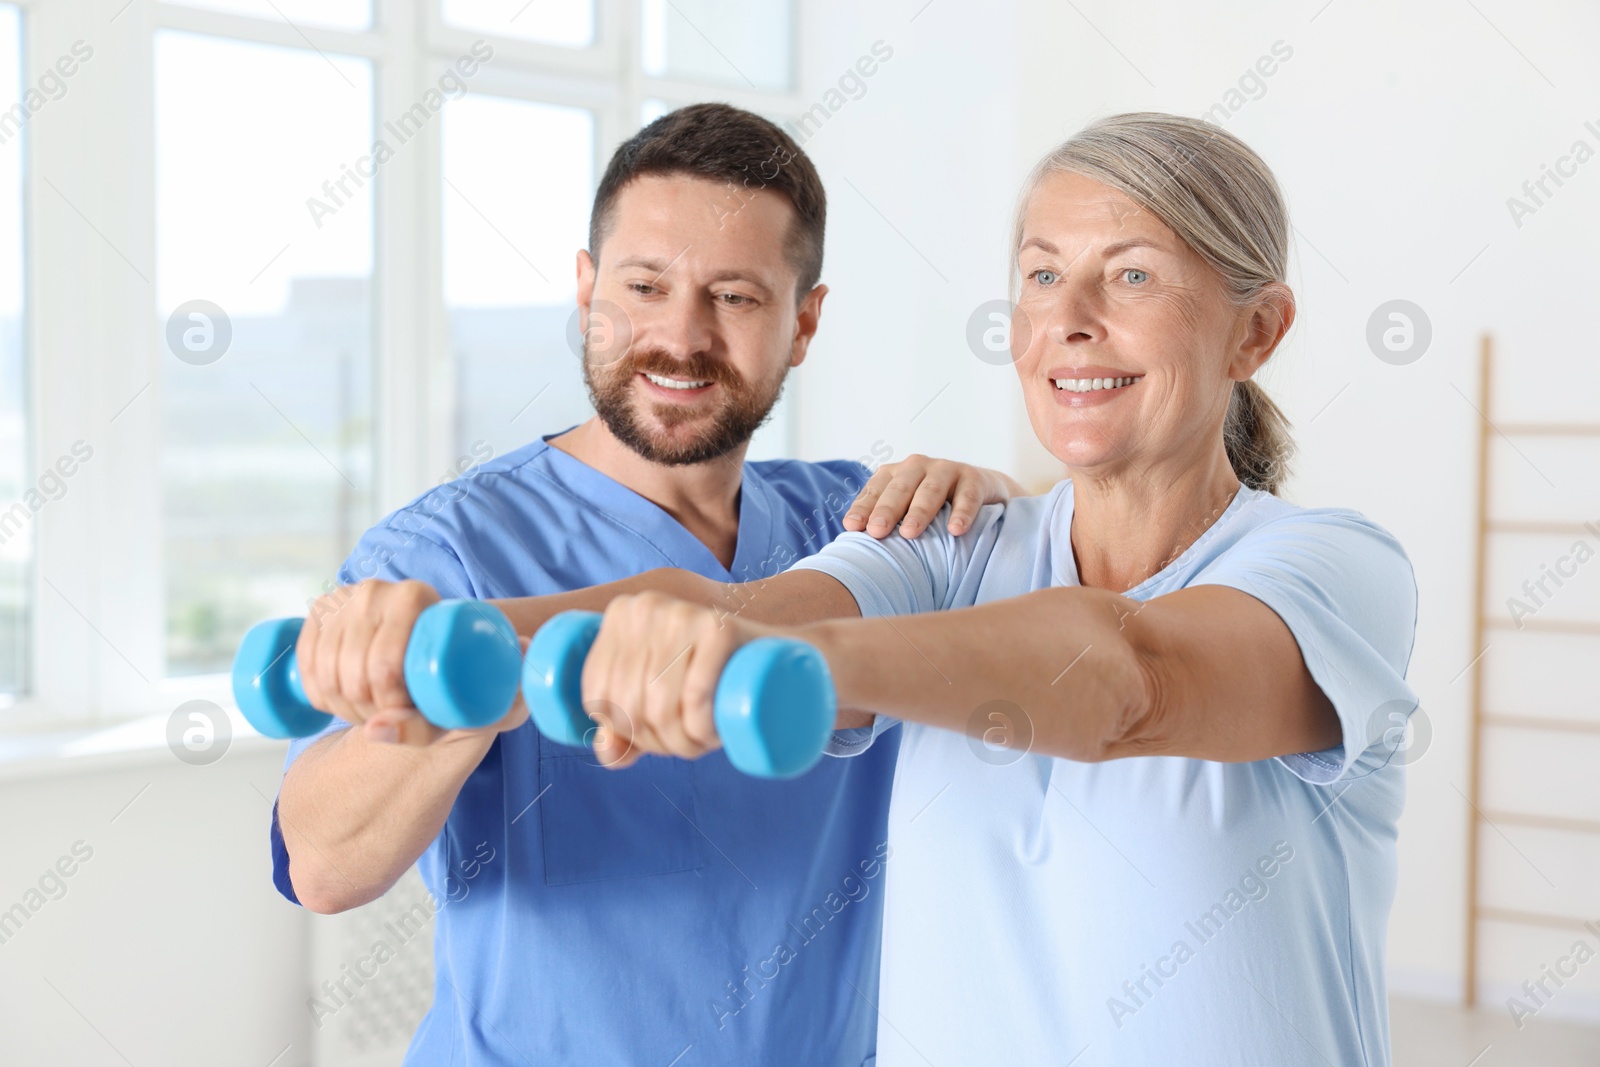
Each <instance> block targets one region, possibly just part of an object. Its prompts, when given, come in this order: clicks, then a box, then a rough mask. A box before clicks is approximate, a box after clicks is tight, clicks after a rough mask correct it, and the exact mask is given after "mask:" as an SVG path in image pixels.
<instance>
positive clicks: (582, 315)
mask: <svg viewBox="0 0 1600 1067" xmlns="http://www.w3.org/2000/svg"><path fill="white" fill-rule="evenodd" d="M594 276H595V262H594V260H593V259H592V258H590V256H589V251H588V249H585V248H580V249H578V332H579V333H587V332H588V330H589V305H590V304H591V303H592V302H593V301H594Z"/></svg>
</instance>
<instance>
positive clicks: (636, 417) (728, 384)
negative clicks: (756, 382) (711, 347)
mask: <svg viewBox="0 0 1600 1067" xmlns="http://www.w3.org/2000/svg"><path fill="white" fill-rule="evenodd" d="M583 347H584V358H583V383H584V385H586V386H588V387H589V400H590V402H591V403H593V404H594V410H595V414H597V415H599V416H600V421H601V422H603V423H605V425H606V429H608V430H610V431H611V435H612V436H613V437H615V438H616V439H617V440H619V441H621V442H622V443H623V444H625V445H627V446H628V447H629V448H631V449H633V450H634V451H635V452H637V453H638V454H639V455H641V456H643V457H644V458H645V459H647V460H649V461H650V462H652V463H660V464H662V465H664V466H668V467H679V466H686V465H688V464H691V463H707V462H709V461H711V460H713V459H718V458H720V457H722V456H725V455H727V454H728V453H729V452H732V451H734V450H735V449H737V448H739V447H741V446H742V445H744V444H745V443H746V442H747V441H749V440H750V435H751V434H753V433H755V432H756V430H757V429H758V428H759V427H760V426H761V425H762V423H764V422H766V421H767V419H768V417H769V416H771V414H772V409H773V407H774V406H775V405H776V404H777V403H778V397H779V396H781V395H782V393H783V383H784V381H785V380H786V379H787V378H788V368H787V367H784V368H783V369H782V370H781V371H780V372H779V374H778V375H777V377H776V378H775V379H774V380H773V381H772V382H771V383H770V384H769V385H767V386H765V387H761V386H752V385H750V384H749V383H748V382H746V381H745V380H744V378H743V376H741V375H740V374H739V372H738V371H736V370H734V369H733V368H732V367H731V366H729V365H727V364H726V363H721V362H718V361H717V360H714V359H711V358H710V357H708V356H705V355H703V354H696V355H694V356H693V357H691V358H689V359H675V358H673V357H672V356H670V355H668V354H667V353H665V352H663V351H661V350H660V349H653V350H650V351H647V352H641V353H634V352H629V353H628V354H626V355H624V356H623V357H622V358H621V359H617V360H614V361H613V362H611V363H608V364H605V365H596V363H595V361H594V360H592V359H591V358H590V355H589V345H588V342H587V341H585V343H584V346H583ZM644 373H649V374H657V375H665V376H668V377H672V378H679V379H684V378H686V379H689V380H691V381H700V382H714V383H716V385H717V387H718V391H719V392H720V393H721V394H722V395H723V400H722V402H721V404H720V406H719V407H718V408H717V409H716V410H715V411H714V412H712V413H711V414H710V416H709V418H708V416H707V414H706V412H705V411H704V410H703V409H695V410H689V409H686V408H683V407H680V406H678V405H675V404H653V403H650V401H648V400H644V399H640V400H638V401H635V399H634V395H633V394H634V388H635V387H634V380H635V377H636V376H637V375H639V374H644ZM646 405H648V407H649V411H648V413H645V412H642V411H641V410H640V408H643V407H645V406H646ZM694 421H704V422H705V423H706V425H705V426H704V428H702V429H700V430H699V431H697V432H695V433H693V435H692V436H691V437H689V438H688V439H687V440H683V439H679V438H678V435H676V434H674V433H673V431H674V430H676V429H677V428H678V427H680V426H683V425H685V424H686V423H689V422H694Z"/></svg>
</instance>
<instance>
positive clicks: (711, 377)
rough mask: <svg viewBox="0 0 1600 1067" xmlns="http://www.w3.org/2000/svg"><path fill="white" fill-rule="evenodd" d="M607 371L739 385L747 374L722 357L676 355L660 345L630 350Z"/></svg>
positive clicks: (611, 373)
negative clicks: (658, 347)
mask: <svg viewBox="0 0 1600 1067" xmlns="http://www.w3.org/2000/svg"><path fill="white" fill-rule="evenodd" d="M606 373H607V374H608V375H613V374H614V375H617V376H618V377H621V376H623V375H627V376H628V377H632V376H633V375H635V374H659V375H663V376H665V377H669V378H689V379H692V380H694V381H702V382H715V383H717V384H718V385H725V386H729V387H731V388H734V389H737V388H740V387H742V386H743V385H744V378H743V376H741V375H740V374H739V372H738V371H736V370H734V369H733V367H731V366H729V365H728V364H727V363H724V362H722V361H721V360H716V359H712V358H711V357H710V356H707V355H704V354H696V355H693V356H690V357H688V358H683V357H679V356H673V355H671V354H669V353H667V352H665V351H663V350H661V349H651V350H648V351H645V352H630V353H629V354H628V355H627V356H626V357H624V358H623V359H620V360H618V361H617V362H616V363H614V364H613V365H612V366H611V367H609V368H607V370H606Z"/></svg>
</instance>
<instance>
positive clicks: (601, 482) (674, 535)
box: [539, 424, 807, 582]
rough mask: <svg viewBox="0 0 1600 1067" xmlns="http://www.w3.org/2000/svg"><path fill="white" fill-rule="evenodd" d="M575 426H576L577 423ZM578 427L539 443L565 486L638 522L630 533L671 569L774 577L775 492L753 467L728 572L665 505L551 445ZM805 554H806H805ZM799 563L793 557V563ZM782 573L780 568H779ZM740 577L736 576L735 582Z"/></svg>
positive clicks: (742, 494) (726, 578) (746, 473)
mask: <svg viewBox="0 0 1600 1067" xmlns="http://www.w3.org/2000/svg"><path fill="white" fill-rule="evenodd" d="M574 425H576V424H574ZM573 428H574V427H573V426H569V427H567V428H566V429H565V430H558V431H557V432H555V433H552V434H545V435H543V436H541V437H540V438H539V440H540V442H541V443H543V445H544V447H545V450H546V451H547V452H548V453H549V463H550V466H551V468H552V470H554V471H555V472H556V473H557V474H559V476H560V478H561V480H562V482H563V483H565V484H566V485H567V486H568V487H569V488H571V489H572V490H573V492H574V493H576V494H577V495H579V496H580V497H582V498H583V499H585V500H589V501H593V502H594V503H595V504H596V505H598V506H599V507H601V508H603V509H605V510H606V511H607V512H608V513H611V514H612V515H613V517H614V518H616V519H617V520H618V521H622V522H628V521H629V520H637V525H632V524H630V528H631V529H633V532H634V533H635V534H637V535H638V536H639V537H641V538H643V539H644V540H646V541H649V542H650V543H651V544H653V545H655V546H656V548H657V549H658V550H659V551H660V552H661V554H662V555H663V556H665V557H666V558H667V559H669V560H672V561H673V562H672V564H671V565H672V566H675V567H682V568H683V569H684V570H691V571H694V572H695V573H696V574H699V575H702V576H703V577H706V578H711V579H713V580H715V581H719V582H736V581H737V582H747V581H755V580H756V579H758V578H763V577H770V576H771V575H770V574H769V573H767V572H768V571H770V570H771V561H772V558H773V555H774V554H773V551H772V509H773V506H774V501H773V499H772V490H771V489H770V487H768V485H767V483H766V480H765V479H764V478H763V477H762V476H761V474H760V473H759V472H758V471H757V470H756V468H755V467H753V466H751V465H750V464H749V463H745V464H743V469H742V472H741V473H742V477H741V478H740V481H739V533H738V540H737V541H736V542H735V545H734V550H733V566H732V567H731V568H729V567H724V566H723V565H722V561H721V560H719V559H717V557H716V556H715V555H713V554H712V552H711V549H709V548H707V547H706V545H705V542H703V541H701V540H700V539H699V538H698V537H696V536H695V535H694V534H692V533H690V532H689V531H688V530H687V529H685V528H684V525H683V524H682V523H681V522H679V521H678V520H677V519H675V518H673V516H672V515H671V513H669V512H668V511H667V510H666V509H665V508H663V507H661V505H659V504H657V503H655V502H654V501H652V500H650V499H648V498H647V497H644V496H641V495H640V494H638V493H636V492H634V491H633V490H632V489H629V488H628V487H627V486H625V485H623V484H622V483H621V482H619V481H617V480H616V479H615V478H613V477H611V476H610V475H609V474H606V473H604V472H603V471H599V470H596V469H595V468H594V467H591V466H589V464H587V463H585V462H584V461H583V460H581V459H579V458H578V457H576V456H574V455H572V453H570V452H566V451H563V450H562V449H559V448H557V447H556V446H554V445H552V444H551V443H550V438H552V437H560V436H561V435H562V434H564V433H568V432H569V431H571V430H572V429H573ZM800 554H802V555H804V554H807V552H806V551H805V550H802V551H801V553H800ZM793 558H795V557H794V556H793V555H791V556H790V557H789V559H791V560H792V559H793ZM780 569H781V568H780ZM736 576H737V577H736Z"/></svg>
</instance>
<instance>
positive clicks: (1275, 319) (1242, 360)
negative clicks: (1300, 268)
mask: <svg viewBox="0 0 1600 1067" xmlns="http://www.w3.org/2000/svg"><path fill="white" fill-rule="evenodd" d="M1294 316H1295V304H1294V293H1293V292H1291V291H1290V290H1289V288H1288V287H1287V286H1281V285H1269V286H1268V287H1267V288H1266V289H1265V290H1263V292H1262V294H1261V297H1260V299H1259V300H1258V301H1257V302H1256V304H1255V306H1254V307H1253V308H1252V309H1251V311H1250V315H1249V317H1248V318H1247V319H1245V321H1244V325H1243V327H1242V329H1243V336H1242V337H1241V338H1240V341H1239V347H1238V348H1237V349H1236V350H1235V351H1234V354H1233V359H1232V361H1231V362H1230V363H1229V366H1228V377H1230V378H1232V379H1233V380H1234V381H1238V382H1242V381H1245V380H1246V379H1247V378H1249V377H1250V376H1251V375H1253V374H1255V372H1256V371H1258V370H1260V369H1261V366H1262V364H1264V363H1266V361H1267V359H1268V358H1269V357H1271V355H1272V353H1273V352H1275V351H1276V350H1277V348H1278V342H1280V341H1282V340H1283V335H1284V334H1286V333H1288V332H1289V327H1290V326H1293V325H1294Z"/></svg>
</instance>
